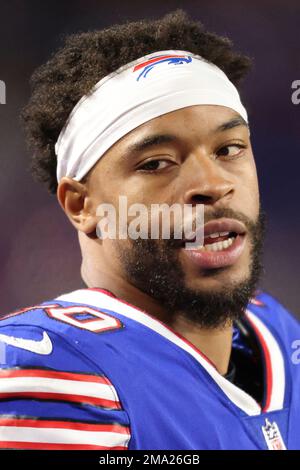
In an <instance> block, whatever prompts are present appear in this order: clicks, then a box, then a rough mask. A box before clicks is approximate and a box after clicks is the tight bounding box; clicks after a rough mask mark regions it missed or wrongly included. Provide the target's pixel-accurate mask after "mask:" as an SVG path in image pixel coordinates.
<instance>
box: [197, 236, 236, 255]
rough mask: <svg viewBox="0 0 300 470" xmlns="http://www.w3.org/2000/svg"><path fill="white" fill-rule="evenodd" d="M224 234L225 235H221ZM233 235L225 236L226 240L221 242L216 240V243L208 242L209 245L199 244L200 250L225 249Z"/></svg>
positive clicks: (229, 244)
mask: <svg viewBox="0 0 300 470" xmlns="http://www.w3.org/2000/svg"><path fill="white" fill-rule="evenodd" d="M223 233H225V232H223ZM223 236H225V235H223ZM234 239H235V237H230V238H227V240H224V241H223V242H216V243H210V244H209V245H204V246H201V248H200V250H202V251H221V250H226V248H228V247H230V246H231V245H232V243H233V242H234Z"/></svg>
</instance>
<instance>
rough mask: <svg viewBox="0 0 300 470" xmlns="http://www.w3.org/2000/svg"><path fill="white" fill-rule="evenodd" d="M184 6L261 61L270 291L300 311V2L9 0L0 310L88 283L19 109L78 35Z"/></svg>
mask: <svg viewBox="0 0 300 470" xmlns="http://www.w3.org/2000/svg"><path fill="white" fill-rule="evenodd" d="M176 8H183V9H185V10H186V11H187V12H188V13H190V14H192V16H193V17H194V18H195V19H198V20H201V21H202V22H203V23H204V25H205V26H206V27H207V29H209V30H211V31H213V32H216V33H218V34H221V35H225V36H228V37H230V38H231V39H232V40H233V42H234V44H235V47H236V49H238V50H240V51H241V52H243V53H246V54H248V55H249V56H251V57H253V58H254V59H255V66H254V69H253V71H252V72H251V74H250V75H249V78H248V79H247V80H246V82H245V84H244V87H243V93H242V98H243V101H244V103H245V104H246V106H247V108H248V112H249V117H250V123H251V131H252V145H253V148H254V153H255V157H256V161H257V167H258V172H259V178H260V186H261V197H262V204H263V207H264V209H265V210H266V212H267V214H268V220H269V223H268V235H267V239H266V244H265V276H264V279H263V282H262V287H263V288H265V289H266V290H268V291H269V292H271V293H272V294H273V295H275V296H276V297H277V298H279V299H280V301H281V302H282V303H283V304H284V305H286V306H287V307H288V308H289V309H290V310H292V311H293V312H294V313H295V314H296V315H298V316H300V295H299V290H300V289H299V275H300V263H299V261H300V259H299V258H300V257H299V247H298V238H300V220H299V215H298V214H299V208H298V203H299V171H300V105H298V106H297V105H294V104H293V103H292V101H291V94H292V89H291V84H292V82H293V81H294V80H300V54H299V52H300V35H299V33H300V28H299V22H300V2H299V0H273V1H271V0H270V1H267V0H252V1H242V2H241V1H235V0H228V1H226V2H225V1H224V0H223V1H222V0H202V1H201V0H198V1H196V0H195V1H193V0H186V1H184V2H182V1H181V2H180V1H172V0H165V1H164V2H161V1H156V0H152V1H151V2H143V3H142V2H138V1H134V0H127V1H125V2H123V1H122V0H110V1H106V0H105V1H100V0H72V1H59V2H58V1H53V0H51V1H49V0H44V1H43V2H42V1H38V0H27V1H18V0H10V1H3V0H2V1H1V3H0V79H1V80H4V81H5V83H6V87H7V96H6V100H7V104H5V105H0V133H1V139H0V153H1V171H0V188H1V200H0V205H1V207H0V211H1V212H0V214H1V233H0V282H1V296H0V312H2V313H5V312H7V311H10V310H13V309H16V308H18V307H22V306H28V305H33V304H35V303H37V302H39V301H42V300H46V299H50V298H52V297H53V296H56V295H57V294H60V293H63V292H66V291H69V290H73V289H76V288H77V287H78V286H79V285H80V284H81V281H80V253H79V247H78V243H77V236H76V233H75V231H74V230H73V229H72V227H71V225H70V224H69V223H68V221H67V219H66V218H65V216H64V214H63V212H62V211H61V209H60V208H59V206H58V204H57V202H56V199H55V197H54V196H50V195H49V194H48V193H47V191H46V189H45V188H43V187H42V186H41V185H39V184H37V183H34V182H33V180H32V179H31V176H30V174H29V171H28V161H29V156H28V154H27V153H26V150H25V144H24V140H23V136H22V132H21V128H20V124H19V113H20V110H21V108H22V107H23V106H24V104H25V103H26V101H27V99H28V97H29V93H30V90H29V78H30V75H31V74H32V72H33V71H34V69H35V68H36V67H37V66H38V65H40V64H42V63H43V62H45V61H46V60H47V59H48V58H49V55H50V54H51V53H52V52H53V51H54V50H56V49H57V48H58V47H59V46H60V45H61V44H62V40H63V37H64V36H65V35H67V34H69V33H74V32H78V31H86V30H89V29H101V28H103V27H106V26H109V25H111V24H113V23H117V22H123V21H124V20H136V19H140V18H143V17H147V18H156V17H159V16H161V15H163V14H165V13H167V12H170V11H172V10H174V9H176ZM178 48H180V45H178Z"/></svg>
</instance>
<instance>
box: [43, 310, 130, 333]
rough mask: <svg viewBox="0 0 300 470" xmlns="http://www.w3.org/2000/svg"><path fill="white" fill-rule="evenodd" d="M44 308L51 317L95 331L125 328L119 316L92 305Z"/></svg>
mask: <svg viewBox="0 0 300 470" xmlns="http://www.w3.org/2000/svg"><path fill="white" fill-rule="evenodd" d="M44 309H45V311H46V313H47V315H48V316H49V317H50V318H55V319H56V320H59V321H62V322H64V323H68V324H69V325H73V326H77V328H81V329H83V330H88V331H93V332H94V333H100V332H103V331H109V330H116V329H119V328H123V324H122V322H121V321H120V320H118V319H117V318H114V317H112V316H111V315H109V314H108V313H105V312H102V311H99V310H95V309H94V308H91V307H80V306H74V307H50V308H45V307H44Z"/></svg>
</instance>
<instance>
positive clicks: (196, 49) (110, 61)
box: [21, 10, 252, 193]
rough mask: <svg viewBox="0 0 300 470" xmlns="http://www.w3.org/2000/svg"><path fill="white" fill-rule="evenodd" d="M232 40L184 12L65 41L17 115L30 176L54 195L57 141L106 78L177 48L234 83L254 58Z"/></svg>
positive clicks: (40, 72)
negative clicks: (29, 154) (72, 114)
mask: <svg viewBox="0 0 300 470" xmlns="http://www.w3.org/2000/svg"><path fill="white" fill-rule="evenodd" d="M232 46H233V45H232V42H231V41H230V40H229V39H228V38H225V37H221V36H218V35H216V34H214V33H210V32H208V31H206V30H205V28H204V26H203V25H202V23H200V22H199V21H194V20H192V19H191V18H190V17H189V16H188V15H187V14H186V13H185V12H184V11H182V10H176V11H174V12H171V13H169V14H167V15H165V16H164V17H162V18H160V19H158V20H141V21H136V22H127V23H125V24H121V25H114V26H112V27H110V28H107V29H103V30H101V31H89V32H85V33H80V34H74V35H71V36H69V37H67V39H66V41H65V45H64V47H62V48H61V49H59V50H58V51H57V52H56V53H55V54H54V55H53V56H52V57H51V59H50V60H49V61H48V62H47V63H46V64H44V65H42V66H40V67H39V68H38V69H37V70H36V71H35V72H34V74H33V75H32V78H31V86H32V95H31V98H30V100H29V103H28V104H27V106H26V107H25V108H24V110H23V111H22V114H21V119H22V122H23V125H24V128H25V134H26V140H27V144H28V147H29V148H30V150H31V151H32V152H33V154H32V160H31V172H32V174H33V176H34V177H35V178H36V179H38V180H39V181H42V182H44V183H46V184H47V187H48V189H49V192H51V193H55V192H56V189H57V180H56V155H55V149H54V146H55V142H56V141H57V138H58V136H59V134H60V132H61V130H62V128H63V126H64V124H65V122H66V120H67V118H68V116H69V114H70V112H71V110H72V109H73V107H74V106H75V105H76V103H77V102H78V101H79V100H80V98H81V97H82V96H83V95H85V94H87V93H88V92H89V91H90V90H91V89H92V88H93V86H94V85H95V84H96V83H97V82H98V81H99V80H100V79H101V78H103V77H104V76H106V75H108V74H109V73H111V72H113V71H115V70H117V69H118V68H119V67H121V66H122V65H125V64H127V63H128V62H131V61H133V60H135V59H137V58H139V57H142V56H144V55H146V54H150V53H152V52H156V51H159V50H168V49H180V50H186V51H189V52H192V53H195V54H198V55H201V56H202V57H204V58H205V59H206V60H208V61H209V62H212V63H214V64H215V65H217V66H218V67H219V68H220V69H222V70H223V71H224V72H225V74H226V75H227V76H228V78H229V79H230V80H231V81H232V82H233V83H234V84H235V85H236V86H238V84H239V83H240V81H241V79H242V78H243V77H244V76H245V75H246V73H247V72H248V70H249V69H250V66H251V63H252V60H251V59H250V58H249V57H247V56H245V55H242V54H239V53H236V52H234V51H233V50H232Z"/></svg>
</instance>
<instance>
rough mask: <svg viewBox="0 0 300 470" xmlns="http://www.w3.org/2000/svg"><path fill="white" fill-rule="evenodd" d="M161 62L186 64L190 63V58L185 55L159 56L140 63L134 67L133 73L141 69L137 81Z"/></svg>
mask: <svg viewBox="0 0 300 470" xmlns="http://www.w3.org/2000/svg"><path fill="white" fill-rule="evenodd" d="M163 62H167V63H168V64H175V65H177V64H184V63H186V64H188V63H189V62H192V58H191V57H190V56H186V55H175V54H174V55H160V56H156V57H152V59H149V60H147V61H146V62H142V63H141V64H138V65H136V66H135V67H134V69H133V72H136V71H137V70H140V69H142V72H141V73H140V74H139V76H138V78H137V81H138V80H139V79H140V78H141V77H144V78H146V76H147V75H148V73H149V72H150V70H152V69H153V68H154V67H155V65H157V64H162V63H163Z"/></svg>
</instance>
